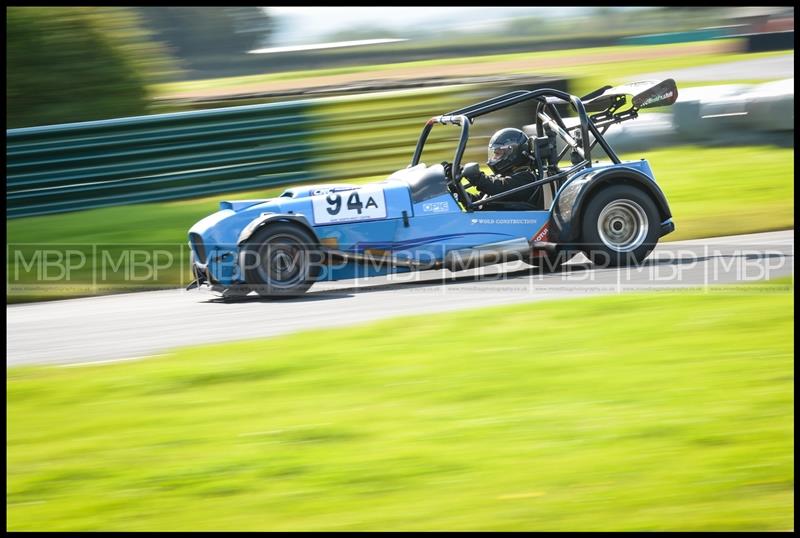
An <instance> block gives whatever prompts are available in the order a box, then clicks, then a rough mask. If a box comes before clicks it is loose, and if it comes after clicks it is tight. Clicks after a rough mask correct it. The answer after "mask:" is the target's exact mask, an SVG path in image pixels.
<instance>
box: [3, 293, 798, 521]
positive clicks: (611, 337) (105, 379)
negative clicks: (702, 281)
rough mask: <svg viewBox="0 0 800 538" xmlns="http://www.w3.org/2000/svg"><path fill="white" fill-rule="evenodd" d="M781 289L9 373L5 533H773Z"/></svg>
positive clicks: (450, 317) (788, 453) (785, 378)
mask: <svg viewBox="0 0 800 538" xmlns="http://www.w3.org/2000/svg"><path fill="white" fill-rule="evenodd" d="M788 284H789V281H788V279H783V280H782V281H780V282H776V283H774V284H773V285H772V286H769V287H765V286H763V285H761V286H759V287H758V288H752V287H751V288H741V289H740V290H739V291H733V292H730V291H727V292H724V291H714V290H713V289H712V290H711V291H709V292H708V293H703V292H683V293H675V292H657V293H653V294H631V295H622V296H611V297H600V298H591V299H578V300H570V301H559V302H546V303H535V304H524V305H518V306H513V307H502V308H491V309H483V310H476V311H471V312H463V313H456V314H437V315H435V316H431V315H426V316H419V317H413V318H403V319H398V320H391V321H385V322H381V323H375V324H371V325H367V326H362V327H356V328H348V329H337V330H326V331H313V332H306V333H302V334H297V335H293V336H286V337H281V338H275V339H269V340H257V341H249V342H241V343H233V344H224V345H214V346H203V347H197V348H191V349H181V350H177V351H175V352H172V353H169V354H168V356H166V357H160V358H155V359H152V360H143V361H137V362H128V363H112V364H105V365H96V366H82V367H76V368H63V367H27V368H10V369H8V370H7V403H8V411H7V418H8V430H7V448H8V456H7V463H8V471H7V473H8V474H7V518H8V523H7V528H8V529H10V530H16V531H21V530H98V531H99V530H106V531H113V530H131V531H135V530H276V531H277V530H319V529H322V530H441V529H471V530H538V531H546V530H553V531H563V530H676V531H691V530H695V531H712V530H713V531H719V530H787V529H790V528H793V527H794V522H793V516H794V500H793V498H794V463H793V461H794V460H793V448H794V442H793V418H794V416H793V400H794V398H793V381H794V375H793V344H792V334H793V314H792V304H793V293H791V292H790V291H789V290H790V289H791V288H789V286H788ZM728 289H730V288H728Z"/></svg>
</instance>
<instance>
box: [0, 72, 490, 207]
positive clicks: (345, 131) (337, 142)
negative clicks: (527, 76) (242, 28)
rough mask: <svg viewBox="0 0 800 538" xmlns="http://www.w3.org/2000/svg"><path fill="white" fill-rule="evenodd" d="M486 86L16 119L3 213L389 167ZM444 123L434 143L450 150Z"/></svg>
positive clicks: (9, 135)
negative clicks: (59, 119) (61, 120)
mask: <svg viewBox="0 0 800 538" xmlns="http://www.w3.org/2000/svg"><path fill="white" fill-rule="evenodd" d="M485 95H486V92H485V90H481V89H479V88H477V87H475V86H446V87H439V88H435V89H430V88H425V89H420V90H404V91H399V92H382V93H373V94H366V95H364V94H362V95H358V96H347V97H332V98H323V99H310V100H300V101H290V102H282V103H269V104H259V105H248V106H238V107H229V108H220V109H211V110H200V111H192V112H177V113H170V114H157V115H151V116H140V117H132V118H118V119H111V120H103V121H91V122H84V123H73V124H64V125H49V126H42V127H30V128H23V129H10V130H7V131H6V157H7V168H6V201H7V210H6V216H7V217H8V218H14V217H23V216H31V215H44V214H50V213H60V212H66V211H75V210H81V209H89V208H95V207H104V206H112V205H123V204H132V203H142V202H153V201H159V200H169V199H178V198H189V197H193V196H200V195H208V194H214V193H222V192H232V191H237V190H247V189H251V190H252V189H254V188H261V187H264V186H270V185H280V184H285V183H297V182H306V181H317V180H320V181H328V180H333V179H342V178H346V177H363V176H370V175H378V174H384V173H389V172H391V171H393V170H395V169H397V168H400V167H402V166H403V165H404V164H405V163H406V161H408V160H410V158H411V154H412V153H413V147H414V143H415V141H416V137H417V136H418V135H419V132H420V130H421V129H422V126H423V124H424V121H425V119H427V118H428V117H430V116H431V115H435V114H441V113H445V112H447V111H449V110H451V109H455V108H458V107H460V106H463V105H464V104H467V103H468V102H471V101H474V100H476V99H480V98H483V97H484V96H485ZM437 134H438V135H439V136H438V137H436V136H434V137H432V138H431V139H430V143H429V144H430V147H431V148H432V149H433V150H437V149H444V147H445V143H446V142H448V141H449V140H450V139H449V138H448V137H447V135H446V134H445V133H437ZM453 134H455V133H450V135H453Z"/></svg>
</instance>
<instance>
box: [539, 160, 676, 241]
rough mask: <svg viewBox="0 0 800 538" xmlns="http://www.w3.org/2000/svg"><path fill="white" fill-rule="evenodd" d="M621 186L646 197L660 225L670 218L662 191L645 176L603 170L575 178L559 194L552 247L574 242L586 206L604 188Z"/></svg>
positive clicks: (636, 172) (630, 171)
mask: <svg viewBox="0 0 800 538" xmlns="http://www.w3.org/2000/svg"><path fill="white" fill-rule="evenodd" d="M620 184H626V185H630V186H632V187H636V188H639V189H641V190H642V191H644V192H645V193H646V194H648V195H649V196H650V198H651V199H652V200H653V203H654V204H655V206H656V208H657V209H658V213H659V217H660V218H661V222H664V221H666V220H669V219H670V218H672V212H671V211H670V209H669V204H668V203H667V199H666V197H665V196H664V193H663V191H662V190H661V188H660V187H659V186H658V185H657V184H656V182H655V181H653V180H652V179H650V178H649V177H648V176H647V175H646V174H644V173H643V172H640V171H639V170H635V169H633V168H628V167H613V168H604V169H602V170H597V171H592V172H589V173H588V174H585V175H582V176H579V177H577V178H575V179H574V180H573V181H570V182H569V183H567V184H566V185H565V186H564V187H563V188H562V189H561V190H560V191H559V192H558V194H557V196H556V200H555V202H554V204H553V214H552V218H551V222H552V224H553V226H552V227H551V230H550V233H551V236H550V237H551V239H550V240H551V241H553V242H555V243H571V242H574V241H576V240H577V239H578V237H579V236H580V232H581V223H582V220H583V213H584V210H585V208H586V204H587V202H588V201H589V200H590V199H591V198H592V196H593V195H594V194H595V193H596V192H598V191H599V190H600V189H602V188H603V187H605V186H607V185H620Z"/></svg>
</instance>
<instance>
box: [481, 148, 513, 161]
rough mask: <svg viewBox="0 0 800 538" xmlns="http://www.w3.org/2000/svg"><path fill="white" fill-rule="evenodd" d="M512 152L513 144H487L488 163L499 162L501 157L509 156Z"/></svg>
mask: <svg viewBox="0 0 800 538" xmlns="http://www.w3.org/2000/svg"><path fill="white" fill-rule="evenodd" d="M513 153H514V146H513V145H510V144H506V145H503V146H489V159H488V160H487V163H488V164H495V163H499V162H501V161H502V160H503V159H505V158H507V157H510V156H511V155H512V154H513Z"/></svg>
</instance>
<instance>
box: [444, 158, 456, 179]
mask: <svg viewBox="0 0 800 538" xmlns="http://www.w3.org/2000/svg"><path fill="white" fill-rule="evenodd" d="M442 166H443V167H444V175H445V177H453V165H452V164H450V163H449V162H447V161H442Z"/></svg>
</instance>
